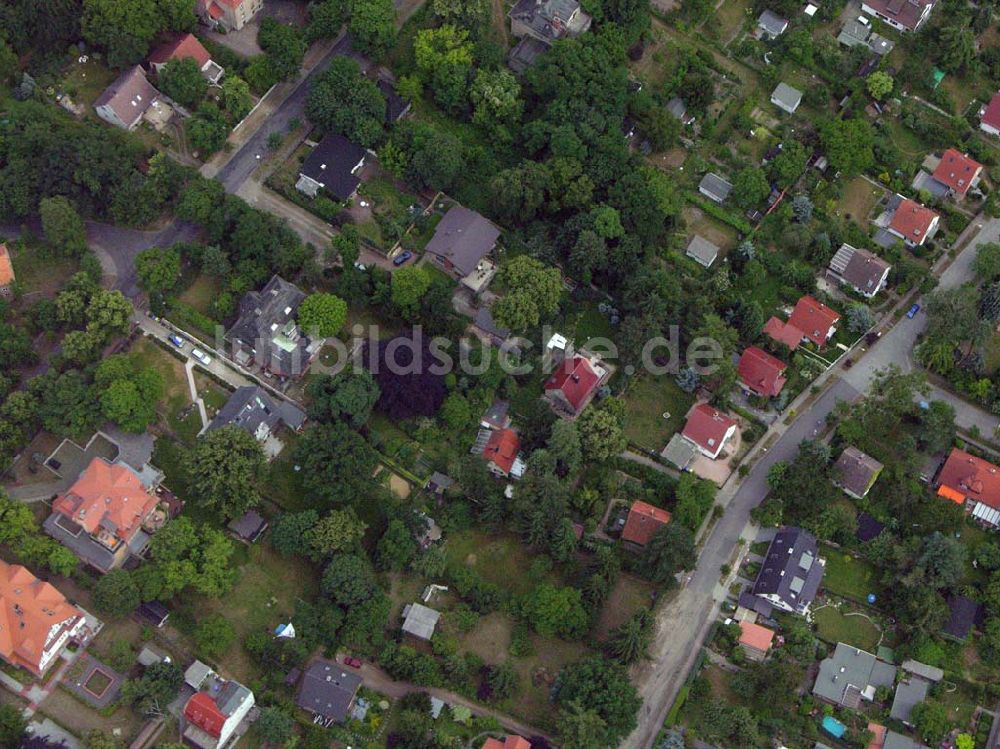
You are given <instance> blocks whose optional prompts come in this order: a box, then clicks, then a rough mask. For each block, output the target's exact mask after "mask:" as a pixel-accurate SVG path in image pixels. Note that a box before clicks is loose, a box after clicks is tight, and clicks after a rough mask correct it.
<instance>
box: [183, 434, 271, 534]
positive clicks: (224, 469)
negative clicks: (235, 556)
mask: <svg viewBox="0 0 1000 749" xmlns="http://www.w3.org/2000/svg"><path fill="white" fill-rule="evenodd" d="M263 470H264V451H263V450H262V449H261V446H260V443H258V442H257V440H255V439H254V438H253V436H252V435H251V434H250V433H249V432H247V431H245V430H243V429H240V428H239V427H237V426H233V425H227V426H223V427H221V428H219V429H213V430H212V431H210V432H208V433H207V434H205V435H204V436H202V437H201V438H200V439H199V440H198V444H197V446H196V447H195V449H194V451H193V452H192V454H191V464H190V468H189V474H190V478H191V489H192V490H193V492H194V494H195V495H196V496H197V498H198V499H199V500H200V501H201V502H202V503H204V504H205V505H206V506H207V507H210V508H211V509H213V510H215V511H216V512H218V513H219V514H220V515H222V516H223V517H224V518H233V517H239V516H240V515H242V514H243V513H244V512H246V511H247V510H248V509H250V508H251V507H254V506H255V505H257V504H258V503H259V502H260V477H261V475H262V473H263Z"/></svg>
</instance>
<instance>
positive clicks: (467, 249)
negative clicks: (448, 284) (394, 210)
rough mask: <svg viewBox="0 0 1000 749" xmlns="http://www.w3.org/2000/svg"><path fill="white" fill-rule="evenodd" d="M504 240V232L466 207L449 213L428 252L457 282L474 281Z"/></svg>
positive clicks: (432, 259)
mask: <svg viewBox="0 0 1000 749" xmlns="http://www.w3.org/2000/svg"><path fill="white" fill-rule="evenodd" d="M499 238H500V229H498V228H497V227H496V226H495V225H494V224H493V223H492V222H490V221H489V220H487V219H486V218H484V217H483V216H482V215H480V214H478V213H476V212H475V211H473V210H470V209H469V208H466V207H465V206H461V205H456V206H454V207H453V208H452V209H451V210H449V211H448V212H447V213H446V214H445V215H444V218H442V219H441V221H440V222H439V223H438V225H437V226H436V227H435V229H434V236H433V237H431V240H430V241H429V242H428V243H427V247H426V252H427V254H428V255H429V256H430V259H431V261H432V262H434V263H435V264H436V265H438V266H439V267H441V268H442V269H443V270H444V271H445V272H446V273H448V274H449V275H451V276H453V277H455V278H457V279H460V280H462V279H465V278H469V277H474V276H475V275H476V273H477V271H479V270H480V269H481V267H482V266H483V264H484V263H489V256H490V253H492V252H493V249H494V248H495V247H496V244H497V240H498V239H499Z"/></svg>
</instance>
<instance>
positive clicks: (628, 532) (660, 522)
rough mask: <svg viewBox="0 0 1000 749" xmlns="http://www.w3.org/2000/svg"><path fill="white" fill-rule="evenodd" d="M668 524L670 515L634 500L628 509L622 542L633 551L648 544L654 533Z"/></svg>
mask: <svg viewBox="0 0 1000 749" xmlns="http://www.w3.org/2000/svg"><path fill="white" fill-rule="evenodd" d="M669 522H670V513H669V512H667V511H666V510H664V509H663V508H660V507H654V506H653V505H651V504H647V503H646V502H642V501H640V500H636V501H635V502H633V503H632V506H631V507H630V508H629V511H628V517H627V518H626V519H625V527H624V528H623V529H622V541H623V542H624V543H625V544H626V545H628V546H630V547H632V548H635V549H641V548H642V547H644V546H645V545H646V544H648V543H649V542H650V541H651V540H652V538H653V536H655V535H656V532H657V531H658V530H660V528H662V527H663V526H665V525H666V524H667V523H669Z"/></svg>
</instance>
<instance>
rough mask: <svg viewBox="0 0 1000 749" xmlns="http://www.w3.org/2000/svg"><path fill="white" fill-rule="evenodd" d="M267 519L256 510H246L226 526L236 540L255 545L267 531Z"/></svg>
mask: <svg viewBox="0 0 1000 749" xmlns="http://www.w3.org/2000/svg"><path fill="white" fill-rule="evenodd" d="M267 526H268V522H267V518H265V517H264V516H263V515H261V514H260V513H259V512H257V511H256V510H247V511H246V512H245V513H243V514H242V515H241V516H240V517H238V518H233V519H232V520H230V521H229V524H228V525H227V526H226V527H227V528H228V529H229V532H230V533H232V534H233V535H234V536H235V537H236V538H237V539H239V540H240V541H243V542H244V543H247V544H255V543H257V541H259V540H260V537H261V536H263V535H264V531H266V530H267Z"/></svg>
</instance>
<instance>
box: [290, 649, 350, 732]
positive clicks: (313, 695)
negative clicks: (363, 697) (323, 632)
mask: <svg viewBox="0 0 1000 749" xmlns="http://www.w3.org/2000/svg"><path fill="white" fill-rule="evenodd" d="M360 687H361V677H360V676H359V675H358V674H356V673H354V672H352V671H351V670H350V669H348V668H347V667H346V666H343V665H341V664H339V663H337V662H336V661H329V660H326V659H325V658H317V659H316V660H314V661H313V662H312V663H311V664H310V665H309V668H308V669H306V672H305V673H304V674H303V675H302V681H301V682H299V692H298V695H296V698H295V704H296V705H298V706H299V707H301V708H302V709H303V710H305V711H306V712H308V713H312V714H313V716H314V717H315V718H316V719H318V721H319V722H322V723H323V724H325V725H331V724H333V723H343V722H344V721H345V720H346V719H347V716H348V715H349V714H350V711H351V707H352V706H353V705H354V698H355V697H356V696H357V693H358V689H359V688H360Z"/></svg>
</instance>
